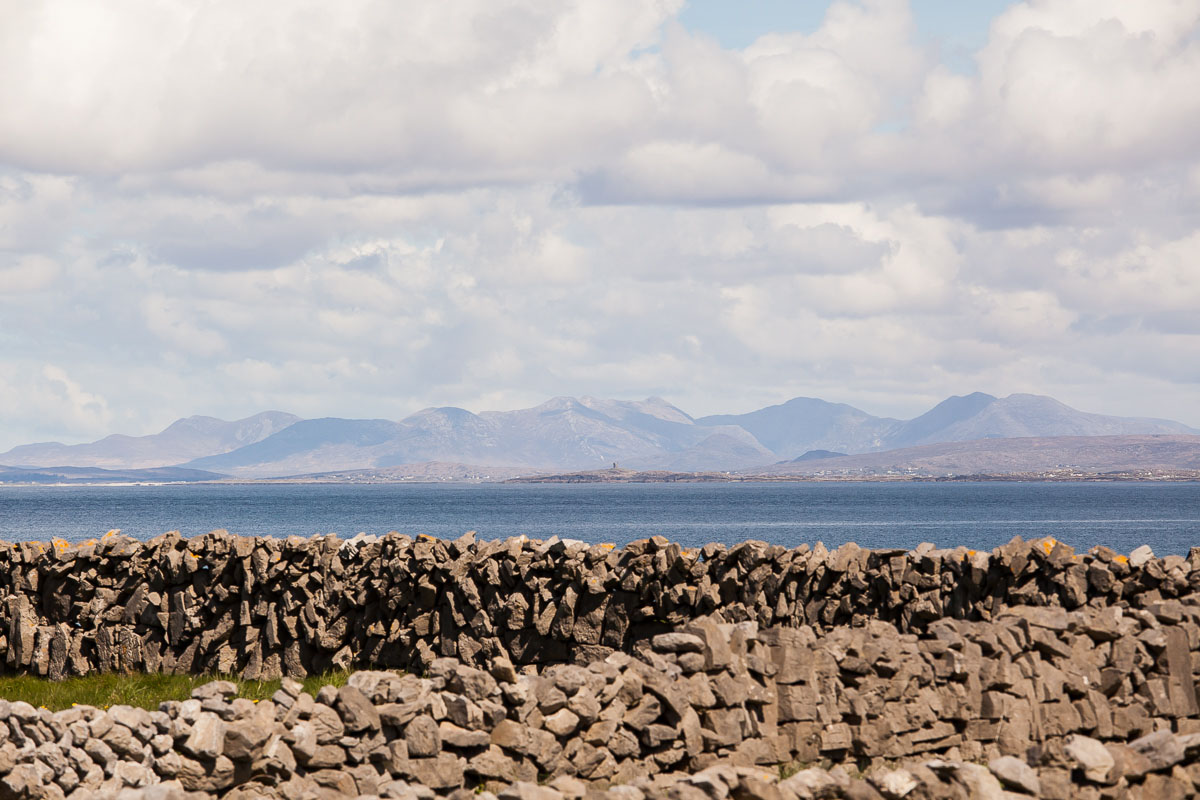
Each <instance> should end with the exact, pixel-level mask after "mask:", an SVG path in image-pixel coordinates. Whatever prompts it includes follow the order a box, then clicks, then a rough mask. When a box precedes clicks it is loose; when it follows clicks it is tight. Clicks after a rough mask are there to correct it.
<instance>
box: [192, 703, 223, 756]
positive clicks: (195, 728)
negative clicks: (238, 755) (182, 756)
mask: <svg viewBox="0 0 1200 800" xmlns="http://www.w3.org/2000/svg"><path fill="white" fill-rule="evenodd" d="M225 729H226V723H225V721H224V720H222V719H221V718H220V717H218V716H217V715H216V714H213V713H210V712H207V711H206V712H201V714H200V717H199V718H198V719H197V720H196V722H195V723H193V724H192V732H191V733H190V734H189V735H188V737H187V739H186V740H185V741H184V743H183V745H182V748H183V751H184V752H185V753H187V754H188V755H192V756H195V757H196V758H216V757H217V756H219V755H221V751H222V749H223V748H224V747H225Z"/></svg>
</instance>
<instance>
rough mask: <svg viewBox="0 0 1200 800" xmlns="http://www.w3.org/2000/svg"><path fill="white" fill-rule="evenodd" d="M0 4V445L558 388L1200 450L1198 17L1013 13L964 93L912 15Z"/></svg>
mask: <svg viewBox="0 0 1200 800" xmlns="http://www.w3.org/2000/svg"><path fill="white" fill-rule="evenodd" d="M9 5H11V6H12V8H6V9H5V22H6V24H5V25H4V26H3V28H2V29H0V72H3V74H5V75H17V76H21V77H20V79H18V80H10V81H3V82H0V344H2V345H3V350H0V352H3V353H5V354H9V355H8V358H9V360H7V361H0V400H2V401H3V402H2V405H3V407H4V408H5V409H6V412H5V414H4V416H3V419H4V421H5V423H6V430H7V431H8V433H7V434H6V435H8V436H11V437H13V441H11V442H10V443H11V444H16V443H18V442H20V441H22V440H25V439H29V438H34V437H44V436H55V437H63V438H70V437H76V438H89V437H92V436H95V435H99V434H102V433H105V432H108V431H109V430H110V428H111V427H112V426H117V427H122V428H123V429H126V430H131V431H132V432H146V431H148V430H152V429H154V428H155V427H162V425H165V424H166V423H167V422H169V421H170V419H171V418H172V417H173V416H179V415H183V414H187V413H216V414H219V415H224V416H227V417H233V416H239V415H243V414H248V413H252V412H254V411H257V410H260V409H261V408H263V407H268V406H269V407H276V408H284V409H285V410H291V411H294V412H296V413H300V414H305V415H317V414H343V415H362V416H384V417H399V416H403V415H404V414H406V413H408V412H410V411H412V410H415V409H417V408H420V407H423V406H427V405H430V404H444V403H454V404H461V405H466V406H468V407H472V408H475V409H477V410H478V409H483V408H489V407H491V408H495V407H504V406H509V407H512V406H519V405H523V404H527V403H530V402H534V401H537V400H538V399H540V398H543V397H544V396H546V395H553V394H585V393H589V394H595V395H601V396H603V395H611V394H617V393H620V394H625V395H638V394H651V393H655V394H663V395H665V396H668V397H669V398H671V399H672V400H675V401H677V402H679V403H680V404H682V405H683V406H684V407H685V408H686V409H687V410H689V411H692V412H694V413H706V412H715V411H722V410H728V409H735V408H748V407H749V406H748V405H747V403H750V404H751V405H752V403H751V399H752V400H753V401H754V402H764V403H765V402H772V401H778V400H782V399H786V397H787V396H789V395H791V394H809V395H825V396H828V397H830V398H831V399H841V400H847V401H852V402H861V403H863V404H864V405H866V406H867V407H868V408H869V410H872V411H877V412H888V411H892V412H893V413H897V414H901V413H917V412H919V411H921V410H922V409H921V408H920V406H921V405H922V404H925V403H927V402H929V401H936V400H937V399H940V397H939V396H944V395H945V394H949V393H952V392H954V393H961V392H964V391H971V390H974V389H982V390H986V391H992V392H996V393H1007V392H1010V391H1016V390H1023V391H1044V392H1048V393H1051V394H1059V395H1061V396H1062V399H1064V400H1068V401H1072V400H1074V401H1076V402H1078V401H1079V398H1081V397H1082V398H1084V399H1087V398H1089V397H1093V396H1095V395H1096V394H1097V392H1098V391H1100V390H1101V389H1104V387H1105V386H1106V385H1107V389H1104V391H1105V392H1107V394H1106V395H1104V396H1106V397H1107V398H1108V400H1107V401H1106V402H1110V403H1111V407H1110V409H1109V410H1119V411H1122V412H1125V413H1128V412H1137V413H1152V414H1159V415H1163V416H1172V415H1174V416H1180V417H1185V418H1186V421H1188V422H1191V423H1192V424H1200V418H1197V417H1196V416H1195V411H1194V409H1195V407H1196V403H1195V400H1196V392H1197V383H1198V382H1200V376H1197V374H1196V369H1195V367H1194V366H1192V365H1194V364H1196V363H1200V358H1198V357H1197V355H1198V353H1200V329H1198V326H1197V324H1196V323H1195V322H1193V321H1192V318H1193V317H1194V313H1193V312H1194V310H1195V308H1197V307H1198V306H1200V270H1198V269H1197V268H1196V266H1195V265H1196V264H1197V259H1198V258H1200V242H1198V240H1197V233H1196V223H1195V220H1196V219H1197V218H1198V217H1197V214H1198V213H1200V167H1198V166H1197V165H1200V145H1197V142H1196V140H1195V120H1196V119H1197V118H1200V94H1197V93H1196V92H1195V89H1194V87H1195V86H1196V85H1200V38H1198V36H1197V31H1198V25H1200V0H1189V1H1188V2H1183V1H1182V0H1180V1H1179V2H1176V1H1175V0H1156V1H1155V2H1146V3H1136V4H1129V3H1118V2H1093V0H1086V2H1085V0H1036V1H1032V0H1031V2H1025V3H1016V4H1014V5H1013V6H1011V7H1010V9H1009V10H1008V11H1006V12H1005V13H1004V14H1002V15H1001V16H1000V17H998V18H997V19H996V20H994V21H993V24H992V28H991V32H990V38H989V41H988V44H987V45H986V47H984V48H983V49H982V50H981V51H980V52H979V53H977V54H976V63H977V67H978V70H977V71H976V72H975V73H973V74H954V73H952V72H951V71H949V70H948V69H947V68H945V67H944V66H942V65H939V64H937V63H935V62H934V61H933V60H932V58H931V55H930V53H929V52H928V51H927V50H926V49H924V48H923V47H922V46H921V45H920V44H919V41H920V38H921V37H920V36H919V35H918V32H916V31H914V29H913V23H912V19H911V15H910V14H909V12H908V8H907V5H906V4H905V3H904V2H901V0H871V2H861V3H856V2H837V3H834V4H833V5H832V6H831V8H830V10H829V13H828V15H827V17H826V21H825V23H824V25H823V26H822V27H821V28H819V29H818V30H816V31H814V32H811V33H808V34H797V33H794V32H787V31H780V32H776V33H773V34H770V35H767V36H764V37H762V38H761V39H759V40H758V41H757V42H754V43H753V44H752V45H750V46H749V47H747V48H745V49H744V50H740V51H735V50H723V49H721V48H720V47H719V45H718V44H717V43H716V42H714V41H712V40H711V39H709V38H707V37H704V36H702V35H695V34H693V33H691V32H689V31H687V30H685V29H684V28H682V27H681V26H680V25H679V24H678V22H677V21H676V20H675V18H674V17H675V15H676V13H677V12H678V10H679V5H680V4H679V3H678V2H674V1H671V2H668V1H667V0H664V1H663V2H650V3H646V2H637V0H620V1H619V2H614V1H613V0H578V2H574V3H570V4H559V5H553V4H552V5H547V4H539V3H532V2H527V0H511V2H510V1H509V0H505V2H503V3H498V2H492V1H491V0H488V2H484V1H483V0H460V1H459V2H454V3H444V4H402V3H385V4H378V3H367V2H349V3H344V4H339V5H337V6H331V5H328V4H318V3H307V2H304V3H286V4H285V3H276V4H272V3H266V4H255V5H254V6H252V7H247V6H246V5H245V4H239V3H233V2H227V1H226V0H221V1H219V2H213V3H206V4H204V5H203V6H201V7H198V6H195V5H194V4H187V3H177V4H169V3H168V4H163V3H140V2H134V3H131V4H127V5H124V6H122V7H121V8H120V9H117V10H114V9H112V8H106V10H105V12H104V13H103V14H101V13H99V12H97V11H95V10H94V9H92V8H91V7H84V6H80V5H79V4H76V3H69V2H66V0H51V2H49V3H45V4H34V5H31V4H15V5H14V4H9ZM18 353H19V354H21V356H20V360H15V356H14V355H13V354H18ZM47 363H50V364H55V365H57V368H58V369H60V370H61V371H62V372H61V373H55V374H54V376H50V375H49V374H47V373H43V372H42V371H41V369H42V368H41V365H43V364H47ZM1106 375H1112V376H1114V377H1113V378H1112V379H1111V383H1109V384H1105V381H1106V380H1108V379H1106V378H1105V376H1106ZM115 376H121V378H120V379H116V377H115ZM1143 385H1144V386H1153V387H1155V389H1154V393H1153V395H1152V396H1153V398H1155V400H1154V402H1155V403H1157V404H1158V405H1155V406H1154V407H1146V406H1145V405H1139V403H1142V402H1144V401H1145V399H1146V398H1147V397H1149V396H1150V395H1148V394H1147V393H1145V392H1143V391H1142V390H1141V389H1139V388H1138V387H1140V386H1143ZM30 387H34V388H33V389H31V388H30ZM1098 387H1099V388H1098ZM913 398H915V399H913ZM1092 407H1094V408H1095V406H1094V404H1093V406H1092ZM1095 410H1106V409H1105V408H1095Z"/></svg>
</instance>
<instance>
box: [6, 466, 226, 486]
mask: <svg viewBox="0 0 1200 800" xmlns="http://www.w3.org/2000/svg"><path fill="white" fill-rule="evenodd" d="M223 477H225V476H224V475H218V474H216V473H214V472H205V471H203V470H198V469H183V468H181V467H156V468H153V469H117V470H114V469H101V468H100V467H6V466H0V484H3V483H39V484H58V483H179V482H194V481H211V480H217V479H219V478H223Z"/></svg>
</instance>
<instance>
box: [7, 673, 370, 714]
mask: <svg viewBox="0 0 1200 800" xmlns="http://www.w3.org/2000/svg"><path fill="white" fill-rule="evenodd" d="M350 674H351V670H336V671H331V672H325V673H322V674H320V675H310V676H308V677H307V678H305V679H304V680H303V681H301V683H303V684H304V691H306V692H308V693H309V694H314V695H315V694H316V693H317V690H319V689H320V688H321V687H322V686H326V685H330V686H344V685H345V683H346V679H347V678H349V677H350ZM215 680H226V681H232V682H233V683H235V684H237V687H238V696H239V697H248V698H250V699H251V700H265V699H267V698H268V697H270V696H271V695H273V694H274V693H275V692H276V691H277V690H278V689H279V681H277V680H275V681H243V680H239V679H238V678H236V677H233V676H229V675H146V674H143V673H132V674H128V675H118V674H108V675H88V676H86V677H83V678H67V679H66V680H63V681H50V680H47V679H45V678H38V677H34V676H32V675H3V676H0V698H4V699H5V700H24V701H25V702H26V703H29V704H30V705H32V706H35V707H36V706H44V707H46V708H48V709H50V710H51V711H60V710H62V709H64V708H70V707H71V706H72V705H81V706H98V707H100V708H107V707H108V706H115V705H128V706H138V707H140V708H146V709H150V710H155V709H157V708H158V704H159V703H161V702H163V701H164V700H186V699H188V697H189V696H191V693H192V689H194V688H196V687H197V686H200V685H201V684H204V683H208V682H209V681H215Z"/></svg>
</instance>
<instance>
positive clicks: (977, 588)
mask: <svg viewBox="0 0 1200 800" xmlns="http://www.w3.org/2000/svg"><path fill="white" fill-rule="evenodd" d="M1198 587H1200V549H1194V550H1193V551H1192V552H1191V554H1189V556H1188V557H1187V558H1184V557H1181V556H1166V557H1164V558H1156V557H1154V555H1153V554H1152V553H1150V552H1149V550H1148V549H1147V548H1139V549H1138V550H1135V551H1134V552H1133V553H1131V554H1130V555H1129V556H1128V557H1127V556H1124V555H1119V554H1116V553H1114V552H1112V551H1111V550H1107V549H1105V548H1096V549H1094V550H1093V551H1092V552H1090V553H1086V554H1077V553H1075V552H1073V551H1072V550H1071V548H1069V547H1067V546H1065V545H1063V544H1061V543H1058V542H1054V541H1053V540H1041V541H1037V542H1028V543H1027V542H1022V541H1020V540H1019V539H1016V540H1014V541H1013V542H1010V543H1009V544H1008V545H1005V546H1003V547H1000V548H997V549H996V550H994V551H991V552H976V551H971V550H967V549H965V548H957V549H954V550H939V549H936V548H934V547H933V546H931V545H923V546H921V547H918V548H917V549H915V550H912V551H901V550H865V549H862V548H859V547H856V546H855V545H845V546H843V547H840V548H838V549H836V550H833V551H829V550H826V549H825V548H824V547H822V546H821V545H819V544H818V545H817V546H816V547H814V548H809V547H807V546H802V547H800V548H797V549H791V550H789V549H785V548H783V547H778V546H770V545H767V544H765V543H762V542H745V543H742V544H739V545H736V546H733V547H725V546H721V545H708V546H706V547H705V548H703V549H699V550H689V549H685V548H682V547H680V546H679V545H677V544H674V543H670V542H668V541H666V540H665V539H661V538H654V539H648V540H642V541H638V542H633V543H631V544H629V545H627V546H625V547H623V548H616V547H613V546H611V545H588V544H585V543H582V542H572V541H559V540H554V539H552V540H550V541H545V542H541V541H531V540H527V539H511V540H507V541H495V542H485V541H479V540H476V539H475V538H474V537H473V536H472V535H467V536H464V537H463V538H461V539H458V540H456V541H452V542H451V541H439V540H435V539H431V538H429V537H417V538H415V539H414V538H410V537H407V536H402V535H400V534H389V535H387V536H385V537H382V538H378V539H376V538H375V537H363V536H360V537H355V538H354V539H351V540H339V539H337V538H336V537H321V538H316V539H301V538H291V539H286V540H279V539H268V538H241V537H235V536H230V535H229V534H226V533H224V532H214V533H212V534H209V535H207V536H203V537H197V538H194V539H190V540H188V539H183V538H181V537H180V536H178V535H177V534H166V535H164V536H160V537H157V538H156V539H154V540H152V541H150V542H137V541H134V540H132V539H129V538H126V537H121V536H119V535H114V536H109V537H106V538H104V539H102V540H100V541H96V542H90V543H85V544H83V545H69V544H67V543H65V542H52V543H47V544H39V543H30V542H26V543H20V544H16V545H3V546H0V615H2V619H0V632H2V634H3V635H0V656H2V657H3V658H4V659H5V662H6V664H7V668H8V670H10V671H19V672H30V673H34V674H38V675H44V676H46V677H48V678H51V679H59V678H63V677H67V676H71V675H86V674H90V673H93V672H114V671H115V672H120V671H130V670H145V671H151V672H155V671H165V672H212V673H225V674H230V673H236V674H239V675H241V676H243V677H247V678H268V677H279V676H281V675H286V676H300V675H303V674H305V673H307V672H309V671H313V670H321V669H325V668H328V667H329V666H343V667H353V668H358V669H360V670H361V671H360V672H358V673H356V674H355V675H353V676H352V677H351V679H350V681H349V683H348V685H347V686H344V687H342V688H340V689H334V688H332V687H326V688H325V689H323V690H322V691H321V692H320V693H318V694H317V695H316V696H315V697H314V696H311V695H308V694H305V693H303V692H302V691H300V686H299V684H298V683H296V682H295V681H293V680H291V679H290V678H289V679H285V680H284V683H283V688H282V689H281V690H280V691H279V692H278V693H276V695H275V696H274V697H273V698H272V699H271V700H267V701H262V702H259V703H254V702H252V701H250V700H245V699H237V698H234V697H233V696H232V695H233V691H234V687H233V685H232V684H229V683H225V682H221V681H214V682H212V683H209V684H206V685H204V686H202V687H200V688H199V689H197V690H196V692H195V693H194V696H193V698H192V699H191V700H188V701H184V702H168V703H164V704H163V705H162V707H160V708H159V709H158V710H157V711H145V710H142V709H134V708H129V707H122V706H117V707H113V708H109V709H95V708H85V707H76V708H71V709H68V710H65V711H60V712H50V711H48V710H46V709H36V708H33V707H32V706H30V705H29V704H27V703H23V702H21V701H20V699H19V698H8V700H6V701H0V721H2V722H3V724H0V798H9V797H12V798H41V797H47V798H58V797H74V798H100V797H114V798H115V797H120V798H128V800H136V799H137V798H160V799H162V800H165V799H166V798H196V799H197V800H198V799H199V798H201V797H212V796H221V797H237V798H251V797H281V798H288V800H293V799H295V798H344V797H360V796H365V797H396V798H401V797H402V798H430V797H432V796H433V795H434V794H437V795H458V796H459V798H460V800H466V798H467V796H468V795H470V794H472V793H478V794H481V795H483V796H484V797H485V800H486V796H488V795H489V794H490V795H495V796H496V797H498V798H500V800H527V799H528V800H567V799H568V798H570V800H581V799H582V798H596V799H597V800H599V798H601V797H603V798H611V800H658V798H664V799H667V798H669V800H729V798H732V799H733V800H750V799H751V798H762V800H800V799H801V798H816V797H849V798H879V797H884V798H899V797H910V798H935V797H936V798H941V797H961V798H969V797H981V798H1016V797H1044V798H1074V797H1086V798H1122V797H1129V798H1138V797H1146V798H1149V797H1153V798H1155V800H1161V798H1171V797H1192V796H1195V795H1196V794H1197V789H1198V787H1200V705H1198V703H1197V693H1196V683H1195V675H1196V670H1197V668H1198V667H1200V594H1197V589H1198ZM384 670H403V671H404V674H400V673H399V672H395V671H384Z"/></svg>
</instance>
